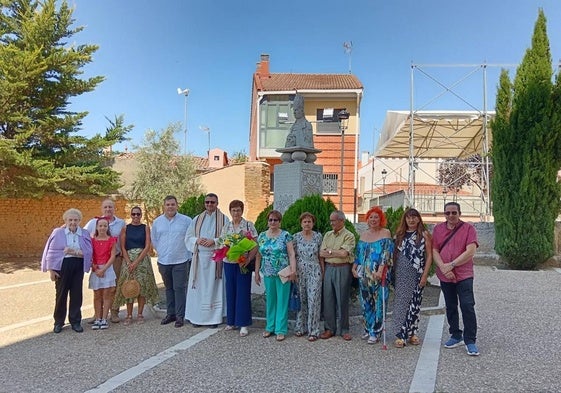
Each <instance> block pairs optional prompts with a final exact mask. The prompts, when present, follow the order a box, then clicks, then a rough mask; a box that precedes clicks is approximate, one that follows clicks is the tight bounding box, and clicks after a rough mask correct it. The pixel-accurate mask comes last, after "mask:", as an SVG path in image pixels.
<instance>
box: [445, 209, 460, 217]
mask: <svg viewBox="0 0 561 393" xmlns="http://www.w3.org/2000/svg"><path fill="white" fill-rule="evenodd" d="M444 214H445V215H446V216H449V215H450V214H451V215H453V216H457V215H458V212H457V211H455V210H454V211H452V212H444Z"/></svg>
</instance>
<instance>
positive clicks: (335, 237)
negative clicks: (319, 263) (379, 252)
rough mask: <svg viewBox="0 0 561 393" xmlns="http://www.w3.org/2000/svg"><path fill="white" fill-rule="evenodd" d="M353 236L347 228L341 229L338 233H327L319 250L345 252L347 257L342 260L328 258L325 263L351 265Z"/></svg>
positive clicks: (353, 247)
mask: <svg viewBox="0 0 561 393" xmlns="http://www.w3.org/2000/svg"><path fill="white" fill-rule="evenodd" d="M355 244H356V240H355V235H353V233H352V232H351V231H349V230H348V229H347V228H342V229H341V230H340V231H339V232H337V233H335V231H329V232H327V233H326V234H325V236H324V237H323V242H322V243H321V249H322V250H326V249H331V250H341V249H343V250H347V251H348V253H349V255H348V256H347V257H344V258H340V257H329V258H325V262H327V263H333V264H336V263H353V261H354V254H353V251H354V249H355Z"/></svg>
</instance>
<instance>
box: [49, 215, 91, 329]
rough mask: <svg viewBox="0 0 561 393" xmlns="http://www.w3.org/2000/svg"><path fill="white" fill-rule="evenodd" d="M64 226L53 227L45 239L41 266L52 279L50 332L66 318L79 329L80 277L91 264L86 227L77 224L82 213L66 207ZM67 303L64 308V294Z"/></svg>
mask: <svg viewBox="0 0 561 393" xmlns="http://www.w3.org/2000/svg"><path fill="white" fill-rule="evenodd" d="M62 219H63V220H64V224H65V225H64V226H63V227H60V228H55V229H54V230H53V232H52V233H51V236H49V239H48V240H47V244H46V245H45V250H44V251H43V257H42V259H41V270H42V271H44V272H47V271H48V272H49V274H50V277H51V281H54V282H55V290H56V295H55V310H54V313H53V317H54V320H55V325H54V328H53V332H54V333H60V332H61V331H62V326H63V325H64V321H65V319H66V314H67V311H68V320H69V322H70V325H71V326H72V330H74V331H75V332H77V333H82V332H83V331H84V328H82V310H81V308H82V281H83V280H84V273H86V272H88V271H89V270H90V267H91V265H92V240H91V237H90V234H89V232H88V231H86V230H85V229H83V228H80V221H81V220H82V213H81V212H80V210H78V209H68V210H67V211H65V212H64V214H63V215H62ZM69 295H70V304H69V306H68V310H67V306H66V305H67V302H68V296H69Z"/></svg>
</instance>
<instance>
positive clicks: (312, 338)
mask: <svg viewBox="0 0 561 393" xmlns="http://www.w3.org/2000/svg"><path fill="white" fill-rule="evenodd" d="M317 340H318V336H314V335H312V336H308V341H309V342H311V343H313V342H314V341H317Z"/></svg>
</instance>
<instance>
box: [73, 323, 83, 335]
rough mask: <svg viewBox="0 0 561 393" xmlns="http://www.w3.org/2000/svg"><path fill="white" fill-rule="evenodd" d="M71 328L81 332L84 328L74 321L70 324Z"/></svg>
mask: <svg viewBox="0 0 561 393" xmlns="http://www.w3.org/2000/svg"><path fill="white" fill-rule="evenodd" d="M72 330H74V331H75V332H76V333H82V332H83V331H84V328H83V327H82V325H80V324H79V323H75V324H73V325H72Z"/></svg>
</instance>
